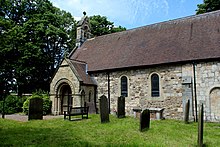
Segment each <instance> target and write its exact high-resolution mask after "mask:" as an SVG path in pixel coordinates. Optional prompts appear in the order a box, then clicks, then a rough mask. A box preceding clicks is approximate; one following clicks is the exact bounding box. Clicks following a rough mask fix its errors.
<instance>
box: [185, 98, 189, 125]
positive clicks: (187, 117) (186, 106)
mask: <svg viewBox="0 0 220 147" xmlns="http://www.w3.org/2000/svg"><path fill="white" fill-rule="evenodd" d="M189 106H190V101H189V99H188V101H187V102H186V105H185V113H184V122H185V123H186V124H188V123H189Z"/></svg>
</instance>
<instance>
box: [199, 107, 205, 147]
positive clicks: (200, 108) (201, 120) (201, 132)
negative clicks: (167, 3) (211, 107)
mask: <svg viewBox="0 0 220 147" xmlns="http://www.w3.org/2000/svg"><path fill="white" fill-rule="evenodd" d="M203 109H204V108H203V104H201V105H200V107H199V123H198V146H199V147H202V146H203V121H204V120H203V113H204V111H203Z"/></svg>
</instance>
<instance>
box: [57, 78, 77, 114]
mask: <svg viewBox="0 0 220 147" xmlns="http://www.w3.org/2000/svg"><path fill="white" fill-rule="evenodd" d="M74 88H75V86H74V85H73V83H72V82H70V81H69V80H68V79H65V78H62V79H60V80H58V81H57V82H56V84H55V86H54V99H53V113H54V114H56V115H57V114H63V111H67V108H68V106H72V105H73V103H74V102H73V96H74V93H75V89H74Z"/></svg>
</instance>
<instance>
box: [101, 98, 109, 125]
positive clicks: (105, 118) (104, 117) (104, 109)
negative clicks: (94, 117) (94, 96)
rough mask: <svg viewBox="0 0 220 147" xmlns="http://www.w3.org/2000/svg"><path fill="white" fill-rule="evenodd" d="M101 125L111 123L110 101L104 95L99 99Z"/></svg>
mask: <svg viewBox="0 0 220 147" xmlns="http://www.w3.org/2000/svg"><path fill="white" fill-rule="evenodd" d="M99 107H100V118H101V123H105V122H109V109H108V99H107V97H106V96H104V95H102V96H101V97H100V99H99Z"/></svg>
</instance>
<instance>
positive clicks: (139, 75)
mask: <svg viewBox="0 0 220 147" xmlns="http://www.w3.org/2000/svg"><path fill="white" fill-rule="evenodd" d="M76 46H77V47H76V48H75V49H74V50H73V51H72V52H71V53H70V55H69V57H68V58H65V59H63V61H62V63H61V64H60V66H59V68H58V70H57V71H56V73H55V75H54V77H53V79H52V81H51V84H50V98H51V100H52V102H53V106H52V113H53V114H55V115H56V114H62V113H63V111H64V110H66V109H67V107H68V106H84V105H89V106H90V112H96V113H97V112H99V103H98V99H99V98H100V96H102V95H105V96H107V98H108V101H109V111H110V112H111V113H112V112H114V111H117V98H118V97H119V96H124V97H125V109H126V115H133V114H134V108H135V109H137V108H138V109H140V110H141V109H142V110H143V109H145V108H150V109H152V110H163V112H162V113H163V117H164V118H168V119H169V118H171V119H182V118H183V114H184V111H185V104H186V101H188V100H189V102H190V118H191V119H196V118H197V115H198V109H199V105H200V104H202V103H203V104H204V112H205V114H204V119H205V120H206V121H220V11H214V12H210V13H206V14H201V15H194V16H189V17H184V18H180V19H175V20H170V21H165V22H161V23H156V24H152V25H147V26H144V27H140V28H135V29H131V30H127V31H123V32H119V33H113V34H108V35H103V36H99V37H92V34H91V33H90V25H89V19H88V17H87V16H86V15H85V13H84V16H83V17H82V19H81V20H80V21H79V22H78V26H77V43H76Z"/></svg>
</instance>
